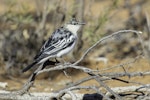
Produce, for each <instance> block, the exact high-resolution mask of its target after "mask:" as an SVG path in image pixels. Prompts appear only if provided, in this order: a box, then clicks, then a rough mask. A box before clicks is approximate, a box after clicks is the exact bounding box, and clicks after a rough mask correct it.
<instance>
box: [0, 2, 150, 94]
mask: <svg viewBox="0 0 150 100" xmlns="http://www.w3.org/2000/svg"><path fill="white" fill-rule="evenodd" d="M149 5H150V0H0V75H1V76H0V81H3V82H8V84H9V85H8V89H12V90H13V89H17V88H19V87H21V86H22V85H23V84H24V83H25V82H26V80H27V78H28V77H29V76H30V75H31V73H32V72H33V71H34V70H35V69H36V68H37V67H35V68H33V69H31V70H30V71H28V72H27V73H21V69H23V68H24V67H26V66H27V65H28V64H30V63H31V62H32V61H33V58H34V56H35V55H36V54H37V53H38V52H39V50H40V48H41V46H42V44H43V43H44V42H45V41H46V40H47V39H48V38H49V36H51V34H52V32H53V31H54V30H55V29H57V28H59V27H61V26H62V25H64V24H65V23H66V22H68V21H69V20H70V19H71V18H72V17H73V16H75V17H76V18H77V19H78V20H80V21H83V22H85V23H86V25H85V26H83V28H82V29H81V30H80V32H79V34H78V35H79V37H80V41H79V43H78V45H77V47H76V48H75V50H74V51H73V52H72V53H71V54H69V55H68V56H66V57H64V59H65V60H66V61H67V62H75V61H76V60H77V59H79V58H80V57H81V56H82V54H83V53H84V52H85V51H86V50H87V49H88V48H89V47H90V46H92V45H93V44H94V43H96V41H98V40H99V39H101V38H102V37H104V36H107V35H110V34H112V33H113V32H116V31H119V30H123V29H133V30H137V31H142V32H143V34H142V39H143V44H142V45H143V47H144V48H142V45H141V43H140V42H139V39H138V36H137V35H136V34H135V33H125V34H120V35H117V36H115V37H113V38H111V39H109V40H108V41H104V42H103V43H102V44H100V45H98V46H97V47H96V48H95V49H93V50H92V51H91V52H90V53H89V54H88V56H87V57H86V59H84V60H83V61H82V62H81V65H83V66H86V67H89V68H93V69H94V68H97V69H100V70H101V69H103V68H107V67H110V66H114V65H117V64H120V63H123V62H127V61H131V60H133V59H134V58H135V57H137V56H139V55H141V54H146V56H145V57H144V58H142V59H140V60H139V61H138V62H136V63H134V64H133V65H131V66H128V67H129V68H128V71H129V69H130V71H131V72H134V71H143V70H145V71H146V70H149V69H150V66H149V58H150V54H149V52H150V45H149V44H150V27H149V23H150V22H149V18H150V6H149ZM143 51H144V52H143ZM130 67H131V68H130ZM109 71H110V72H111V71H113V70H109ZM115 71H116V72H117V71H122V69H117V70H116V69H115ZM67 73H68V74H69V75H70V76H71V78H67V77H66V76H65V75H64V74H63V72H62V71H55V72H51V73H46V74H42V75H40V76H38V80H37V81H36V83H35V86H36V88H33V89H32V90H33V91H38V90H39V91H40V90H43V91H49V90H53V89H52V88H48V89H46V88H47V87H44V86H47V85H49V86H51V85H52V86H53V82H54V83H58V84H57V85H56V84H55V86H54V87H58V85H64V84H65V85H66V84H69V83H71V82H72V81H74V80H77V78H76V77H78V78H79V77H82V76H84V74H81V72H79V71H76V70H73V69H69V70H67ZM148 78H149V77H144V78H143V79H142V80H143V82H144V83H148V82H149V81H148ZM41 80H43V81H42V82H41ZM133 80H141V78H139V79H133ZM43 84H44V86H43ZM88 84H90V82H89V83H88ZM92 84H96V83H92ZM108 84H110V86H121V85H126V84H125V83H124V84H122V83H118V84H116V83H112V82H110V83H108ZM13 85H16V86H17V87H14V86H13ZM37 87H38V89H37Z"/></svg>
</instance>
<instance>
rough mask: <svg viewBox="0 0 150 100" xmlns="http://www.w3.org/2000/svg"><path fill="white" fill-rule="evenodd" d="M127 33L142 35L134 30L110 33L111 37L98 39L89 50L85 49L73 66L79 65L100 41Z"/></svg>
mask: <svg viewBox="0 0 150 100" xmlns="http://www.w3.org/2000/svg"><path fill="white" fill-rule="evenodd" d="M129 32H133V33H136V34H137V35H138V34H141V33H142V32H141V31H136V30H120V31H118V32H115V33H112V34H111V35H108V36H105V37H103V38H102V39H100V40H99V41H97V42H96V43H95V44H94V45H93V46H91V47H90V48H89V49H87V50H86V51H85V53H84V54H83V56H82V57H81V58H80V59H79V60H77V61H76V62H75V63H74V65H77V64H79V63H80V62H81V61H82V60H83V59H84V58H85V57H86V56H87V54H88V53H89V52H90V51H91V50H92V49H93V48H95V47H96V46H97V45H98V44H99V43H101V42H102V41H104V40H107V39H109V38H111V37H113V36H115V35H117V34H120V33H129ZM138 36H139V35H138ZM139 37H140V36H139ZM140 40H141V39H140ZM140 42H141V41H140Z"/></svg>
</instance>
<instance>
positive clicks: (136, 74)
mask: <svg viewBox="0 0 150 100" xmlns="http://www.w3.org/2000/svg"><path fill="white" fill-rule="evenodd" d="M101 75H102V76H108V77H124V76H129V77H135V76H146V75H150V71H146V72H133V73H124V72H122V73H105V74H101Z"/></svg>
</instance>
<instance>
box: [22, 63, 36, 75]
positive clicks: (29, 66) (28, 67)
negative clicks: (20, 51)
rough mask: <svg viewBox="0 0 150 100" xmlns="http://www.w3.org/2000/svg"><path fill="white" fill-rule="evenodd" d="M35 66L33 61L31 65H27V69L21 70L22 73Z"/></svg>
mask: <svg viewBox="0 0 150 100" xmlns="http://www.w3.org/2000/svg"><path fill="white" fill-rule="evenodd" d="M35 64H37V62H36V61H34V62H33V63H32V64H30V65H28V66H27V67H25V68H24V69H23V70H22V72H26V71H28V70H29V69H30V68H31V67H33V66H34V65H35Z"/></svg>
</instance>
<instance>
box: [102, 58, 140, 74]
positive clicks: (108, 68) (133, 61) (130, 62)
mask: <svg viewBox="0 0 150 100" xmlns="http://www.w3.org/2000/svg"><path fill="white" fill-rule="evenodd" d="M139 58H141V56H137V57H136V58H134V59H133V60H132V61H129V62H125V63H121V64H118V65H116V66H112V67H107V68H104V69H101V70H100V71H101V72H102V71H106V70H111V69H113V68H118V67H122V66H125V65H129V64H132V63H135V62H136V61H137V60H138V59H139Z"/></svg>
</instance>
